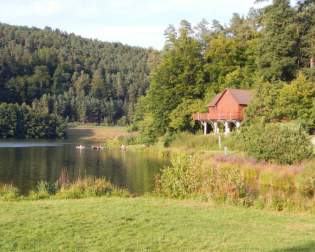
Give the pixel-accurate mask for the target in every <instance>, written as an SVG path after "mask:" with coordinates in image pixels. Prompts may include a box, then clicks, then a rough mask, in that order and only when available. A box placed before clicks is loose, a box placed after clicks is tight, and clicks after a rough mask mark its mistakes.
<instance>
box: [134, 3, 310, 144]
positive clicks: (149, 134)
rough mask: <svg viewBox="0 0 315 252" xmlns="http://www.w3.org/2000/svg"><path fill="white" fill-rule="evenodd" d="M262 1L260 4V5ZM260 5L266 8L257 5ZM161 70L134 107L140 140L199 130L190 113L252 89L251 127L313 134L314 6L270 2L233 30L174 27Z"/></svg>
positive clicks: (154, 73) (235, 20) (230, 27)
mask: <svg viewBox="0 0 315 252" xmlns="http://www.w3.org/2000/svg"><path fill="white" fill-rule="evenodd" d="M257 2H258V1H257ZM259 2H261V1H259ZM165 37H166V42H165V47H164V49H163V51H162V52H161V59H160V64H158V65H157V66H156V67H155V68H154V69H153V70H152V73H151V85H150V88H149V90H148V92H147V94H146V95H145V96H143V97H142V98H141V99H140V101H139V103H138V106H137V110H136V113H135V115H134V124H135V126H136V127H138V128H139V129H140V130H141V132H142V134H141V135H142V141H144V142H147V143H152V142H154V141H156V139H157V138H158V137H159V136H161V135H164V134H166V135H171V134H173V133H176V132H179V131H186V130H188V131H196V130H197V129H199V128H200V125H198V124H196V123H195V122H193V121H192V118H191V114H192V113H193V112H202V111H204V110H205V109H206V104H207V102H209V100H210V99H211V98H212V97H213V95H214V94H216V93H218V92H220V91H222V90H223V89H224V88H227V87H234V88H244V89H253V90H255V91H256V96H255V98H254V101H253V102H252V104H251V105H250V106H249V108H248V111H247V116H248V117H247V118H248V121H249V122H254V121H257V120H260V121H261V120H263V121H264V122H266V123H268V122H289V121H290V122H296V123H298V124H299V125H301V126H302V127H303V128H304V129H305V130H307V131H308V132H312V131H313V130H314V129H315V3H314V1H310V0H305V1H298V3H296V5H294V6H292V5H290V1H289V0H273V1H272V3H271V4H269V5H267V6H265V7H263V8H259V9H251V10H250V11H249V13H248V15H247V16H246V17H245V16H244V17H243V16H240V15H238V14H234V15H233V17H232V19H231V21H230V24H229V25H222V24H220V23H219V22H218V21H216V20H215V21H213V23H212V25H210V24H209V23H208V22H207V21H206V20H202V21H201V22H200V23H199V24H198V25H197V26H196V27H192V26H191V24H190V23H189V22H188V21H186V20H183V21H181V23H180V26H179V28H178V29H176V28H175V27H174V26H172V25H170V26H169V27H168V29H167V30H166V32H165Z"/></svg>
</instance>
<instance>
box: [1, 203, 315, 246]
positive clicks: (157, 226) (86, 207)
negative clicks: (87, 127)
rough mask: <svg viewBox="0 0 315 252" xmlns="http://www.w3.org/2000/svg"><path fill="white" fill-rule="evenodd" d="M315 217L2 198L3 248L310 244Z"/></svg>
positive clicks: (194, 206) (202, 206)
mask: <svg viewBox="0 0 315 252" xmlns="http://www.w3.org/2000/svg"><path fill="white" fill-rule="evenodd" d="M314 233H315V218H314V215H311V214H307V213H305V214H293V213H285V212H281V213H280V212H275V211H267V210H256V209H254V208H250V209H246V208H239V207H233V206H227V205H212V204H211V203H198V202H194V201H177V200H167V199H160V198H151V197H137V198H118V197H98V198H86V199H78V200H69V199H68V200H39V201H18V202H16V201H12V202H10V201H6V202H5V201H1V202H0V237H1V239H0V251H313V250H314V248H315V236H314Z"/></svg>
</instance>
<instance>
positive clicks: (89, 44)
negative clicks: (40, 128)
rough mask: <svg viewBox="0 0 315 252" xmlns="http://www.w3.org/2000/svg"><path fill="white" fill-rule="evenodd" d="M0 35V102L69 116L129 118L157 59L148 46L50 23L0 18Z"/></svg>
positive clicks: (93, 119)
mask: <svg viewBox="0 0 315 252" xmlns="http://www.w3.org/2000/svg"><path fill="white" fill-rule="evenodd" d="M0 37H1V43H0V51H1V54H0V103H2V102H6V103H18V104H22V103H26V104H28V105H32V106H34V107H36V109H37V110H38V111H40V112H48V113H57V114H58V115H61V116H62V117H63V118H68V119H69V120H70V121H80V122H97V123H101V122H104V121H105V122H107V123H109V124H113V123H116V121H117V120H118V119H119V118H121V117H122V116H125V117H126V118H127V121H129V120H130V116H131V115H132V114H133V111H134V106H135V103H136V102H137V99H138V97H139V96H141V95H143V94H144V93H145V91H146V89H147V87H148V85H149V80H148V75H149V71H150V68H151V65H152V66H153V65H154V64H155V61H158V53H157V52H156V51H154V50H152V49H148V50H147V49H142V48H138V47H131V46H125V45H122V44H121V43H105V42H100V41H97V40H91V39H84V38H82V37H80V36H75V35H74V34H67V33H65V32H62V31H60V30H58V29H56V30H52V29H51V28H49V27H46V28H45V29H37V28H27V27H21V26H11V25H6V24H1V23H0ZM148 61H150V64H149V63H148Z"/></svg>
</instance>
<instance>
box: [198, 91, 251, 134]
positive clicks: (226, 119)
mask: <svg viewBox="0 0 315 252" xmlns="http://www.w3.org/2000/svg"><path fill="white" fill-rule="evenodd" d="M251 99H252V92H251V91H249V90H241V89H231V88H227V89H225V90H224V91H223V92H221V93H220V94H218V95H216V96H215V97H214V98H213V99H212V101H211V102H210V103H209V104H208V113H195V114H193V119H194V120H195V121H199V122H201V124H202V125H203V127H204V134H205V135H206V134H207V133H208V124H210V125H211V126H212V129H213V131H214V133H215V134H217V133H219V127H218V123H223V124H224V132H225V133H226V134H228V133H229V132H230V131H231V128H233V127H236V128H238V127H240V123H241V122H242V121H243V120H244V116H245V115H244V109H245V108H246V107H247V105H248V104H249V102H250V101H251Z"/></svg>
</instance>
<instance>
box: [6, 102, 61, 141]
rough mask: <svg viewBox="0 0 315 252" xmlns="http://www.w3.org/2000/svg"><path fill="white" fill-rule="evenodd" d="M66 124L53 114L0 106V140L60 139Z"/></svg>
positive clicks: (15, 106)
mask: <svg viewBox="0 0 315 252" xmlns="http://www.w3.org/2000/svg"><path fill="white" fill-rule="evenodd" d="M65 129H66V122H65V121H64V120H63V119H62V118H61V117H59V116H57V115H55V114H44V113H38V112H35V111H33V110H32V109H31V108H30V107H29V106H27V105H25V104H22V105H21V106H20V105H18V104H7V103H2V104H0V138H10V137H16V138H62V137H64V136H65Z"/></svg>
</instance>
